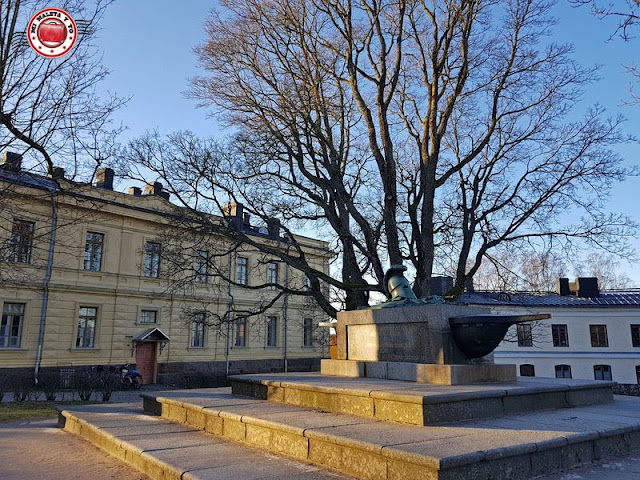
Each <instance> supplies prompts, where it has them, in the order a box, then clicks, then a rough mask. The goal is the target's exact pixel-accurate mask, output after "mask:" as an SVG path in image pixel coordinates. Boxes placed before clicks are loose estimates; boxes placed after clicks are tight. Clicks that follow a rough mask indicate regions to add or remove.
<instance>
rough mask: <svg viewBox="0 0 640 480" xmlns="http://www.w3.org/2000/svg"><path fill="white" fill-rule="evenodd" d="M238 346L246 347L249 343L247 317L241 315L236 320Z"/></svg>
mask: <svg viewBox="0 0 640 480" xmlns="http://www.w3.org/2000/svg"><path fill="white" fill-rule="evenodd" d="M233 344H234V345H235V346H236V347H245V346H246V345H247V319H246V318H244V317H240V318H237V319H236V322H235V341H234V343H233Z"/></svg>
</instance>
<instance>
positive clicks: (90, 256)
mask: <svg viewBox="0 0 640 480" xmlns="http://www.w3.org/2000/svg"><path fill="white" fill-rule="evenodd" d="M103 246H104V235H103V234H102V233H95V232H87V239H86V243H85V245H84V269H85V270H92V271H94V272H99V271H100V268H101V266H102V249H103Z"/></svg>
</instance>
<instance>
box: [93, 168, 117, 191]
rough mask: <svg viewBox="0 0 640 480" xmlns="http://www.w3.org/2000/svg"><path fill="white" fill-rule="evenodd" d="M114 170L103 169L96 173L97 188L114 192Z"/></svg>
mask: <svg viewBox="0 0 640 480" xmlns="http://www.w3.org/2000/svg"><path fill="white" fill-rule="evenodd" d="M113 177H114V173H113V169H111V168H101V169H100V170H98V171H97V172H96V187H98V188H104V189H105V190H113Z"/></svg>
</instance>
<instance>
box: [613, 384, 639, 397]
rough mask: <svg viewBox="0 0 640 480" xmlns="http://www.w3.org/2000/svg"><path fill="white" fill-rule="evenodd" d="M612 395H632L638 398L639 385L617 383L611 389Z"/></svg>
mask: <svg viewBox="0 0 640 480" xmlns="http://www.w3.org/2000/svg"><path fill="white" fill-rule="evenodd" d="M613 393H614V395H632V396H634V397H640V385H636V384H631V383H619V384H617V385H614V387H613Z"/></svg>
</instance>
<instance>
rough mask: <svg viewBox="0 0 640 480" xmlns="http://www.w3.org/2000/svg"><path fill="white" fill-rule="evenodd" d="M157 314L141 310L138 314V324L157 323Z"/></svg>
mask: <svg viewBox="0 0 640 480" xmlns="http://www.w3.org/2000/svg"><path fill="white" fill-rule="evenodd" d="M157 322H158V312H156V311H155V310H142V311H141V312H140V323H157Z"/></svg>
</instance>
